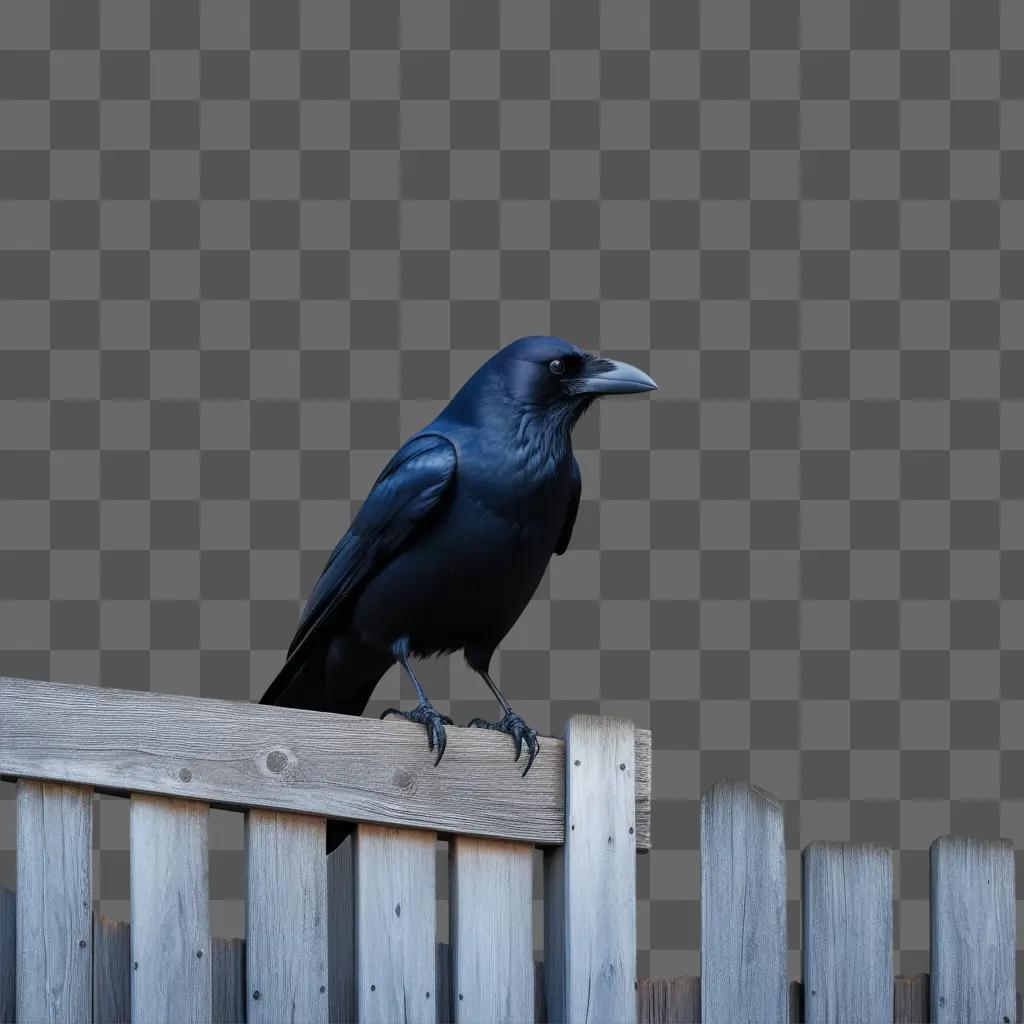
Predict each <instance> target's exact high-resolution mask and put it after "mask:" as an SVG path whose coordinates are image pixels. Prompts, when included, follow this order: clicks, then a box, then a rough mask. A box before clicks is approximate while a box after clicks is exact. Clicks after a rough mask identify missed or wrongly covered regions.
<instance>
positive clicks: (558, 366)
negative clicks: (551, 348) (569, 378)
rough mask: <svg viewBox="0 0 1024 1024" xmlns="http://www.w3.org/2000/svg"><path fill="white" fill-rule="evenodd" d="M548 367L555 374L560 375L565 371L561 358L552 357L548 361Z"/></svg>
mask: <svg viewBox="0 0 1024 1024" xmlns="http://www.w3.org/2000/svg"><path fill="white" fill-rule="evenodd" d="M548 369H549V370H550V371H551V372H552V373H553V374H554V375H555V376H556V377H561V376H562V374H563V373H565V363H563V362H562V360H561V359H552V360H551V362H550V363H548Z"/></svg>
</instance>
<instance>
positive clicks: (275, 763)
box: [267, 750, 288, 773]
mask: <svg viewBox="0 0 1024 1024" xmlns="http://www.w3.org/2000/svg"><path fill="white" fill-rule="evenodd" d="M267 767H268V768H269V769H270V770H271V771H272V772H275V773H276V772H283V771H284V770H285V768H287V767H288V755H287V754H286V753H285V752H284V751H283V750H272V751H271V752H270V753H269V754H267Z"/></svg>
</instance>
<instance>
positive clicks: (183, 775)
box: [178, 768, 192, 782]
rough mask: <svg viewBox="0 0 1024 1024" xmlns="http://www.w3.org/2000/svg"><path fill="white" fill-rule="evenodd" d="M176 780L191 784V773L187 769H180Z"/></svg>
mask: <svg viewBox="0 0 1024 1024" xmlns="http://www.w3.org/2000/svg"><path fill="white" fill-rule="evenodd" d="M178 778H179V779H181V781H182V782H191V781H192V773H191V772H190V771H189V770H188V769H187V768H182V769H181V771H180V772H178Z"/></svg>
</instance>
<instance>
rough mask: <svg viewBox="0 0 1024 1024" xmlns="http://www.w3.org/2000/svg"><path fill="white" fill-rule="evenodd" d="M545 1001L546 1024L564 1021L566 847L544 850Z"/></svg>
mask: <svg viewBox="0 0 1024 1024" xmlns="http://www.w3.org/2000/svg"><path fill="white" fill-rule="evenodd" d="M544 1001H545V1003H546V1004H547V1020H548V1024H564V1021H565V847H564V846H549V847H546V848H545V850H544Z"/></svg>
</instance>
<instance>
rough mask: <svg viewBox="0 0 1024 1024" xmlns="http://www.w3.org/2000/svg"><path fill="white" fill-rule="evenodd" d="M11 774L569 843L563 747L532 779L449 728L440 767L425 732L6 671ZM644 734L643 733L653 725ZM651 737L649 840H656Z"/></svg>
mask: <svg viewBox="0 0 1024 1024" xmlns="http://www.w3.org/2000/svg"><path fill="white" fill-rule="evenodd" d="M0 707H2V708H3V709H4V713H3V715H0V778H2V777H17V776H32V777H34V778H41V779H51V780H54V781H61V782H80V783H87V784H89V785H93V786H94V787H95V788H96V789H97V790H99V791H101V792H107V791H110V792H118V791H125V790H133V791H136V792H146V793H156V794H161V795H163V796H173V797H184V798H187V799H192V800H205V801H206V802H207V803H209V804H211V805H213V806H216V807H226V808H234V809H238V808H240V807H266V808H269V809H274V810H281V811H297V812H302V813H306V814H316V815H323V816H325V817H333V818H347V819H352V820H360V821H368V822H375V823H378V824H383V825H391V826H401V827H405V828H423V829H426V830H427V831H437V832H441V833H446V834H447V833H461V834H465V835H481V836H489V837H492V838H497V839H513V840H517V841H520V842H533V843H538V844H541V845H556V844H559V843H561V842H563V840H564V824H565V795H564V761H565V757H564V744H563V742H562V740H561V739H556V738H554V737H545V738H544V742H543V744H542V746H541V752H540V754H539V755H538V757H537V761H536V762H535V764H534V765H533V767H532V768H531V769H530V772H529V774H528V775H527V776H526V777H525V778H522V777H521V772H522V768H521V767H520V766H519V765H517V764H516V763H515V762H514V761H513V760H512V759H511V758H510V757H509V756H508V737H506V736H503V735H501V734H500V733H496V732H493V731H490V730H487V729H468V728H458V727H456V726H449V727H448V749H447V751H446V753H445V756H444V758H443V759H442V761H441V763H440V764H439V765H437V766H436V767H435V766H434V763H433V762H434V756H433V754H431V753H430V751H429V750H428V749H427V744H426V742H425V741H424V738H423V727H422V726H420V725H416V724H415V723H412V722H405V721H402V720H400V719H394V718H391V719H385V720H380V719H377V718H360V717H353V716H349V715H329V714H323V713H321V712H319V711H308V710H300V709H296V708H279V707H270V706H266V705H261V704H255V703H247V702H240V701H227V700H214V699H211V698H207V697H203V698H199V697H184V696H179V695H174V694H161V693H147V692H137V691H131V690H117V689H111V688H106V687H97V686H82V685H76V684H71V683H50V682H42V681H38V682H37V681H34V680H23V679H9V678H4V677H0ZM641 732H643V730H641ZM649 740H650V737H649V735H645V736H642V737H641V738H640V741H639V743H638V745H637V750H638V751H639V753H640V756H641V757H646V758H647V763H644V764H642V765H640V766H639V767H638V768H637V769H635V770H634V774H635V778H636V779H637V780H638V793H637V800H638V805H639V806H638V811H637V820H636V836H635V838H636V844H637V846H638V847H639V848H640V849H646V848H649V846H650V764H649V759H650V742H649Z"/></svg>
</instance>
